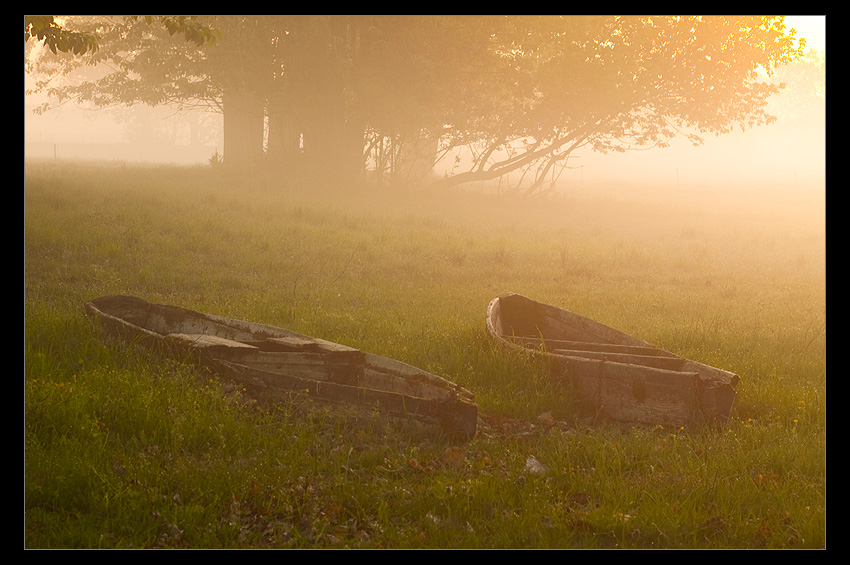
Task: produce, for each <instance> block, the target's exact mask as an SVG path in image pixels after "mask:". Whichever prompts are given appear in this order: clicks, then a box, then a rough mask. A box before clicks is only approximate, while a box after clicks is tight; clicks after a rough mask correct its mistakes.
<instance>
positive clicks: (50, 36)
mask: <svg viewBox="0 0 850 565" xmlns="http://www.w3.org/2000/svg"><path fill="white" fill-rule="evenodd" d="M139 18H140V16H126V19H127V20H128V21H134V20H137V19H139ZM144 20H145V22H147V24H148V25H154V24H155V23H159V24H161V25H163V26H164V27H165V29H167V30H168V33H169V34H170V35H175V34H180V35H183V37H185V38H186V41H191V42H192V43H194V44H196V45H199V46H201V45H213V44H215V41H216V40H217V39H219V38H220V37H221V34H220V32H218V30H214V29H211V28H209V27H207V26H205V25H203V24H201V23H199V22H198V21H197V17H196V16H144ZM30 39H36V40H38V41H41V42H42V43H44V45H46V46H47V48H48V49H50V51H51V52H52V53H53V54H56V53H57V52H62V53H73V54H74V55H83V54H85V53H87V52H89V53H93V52H95V51H97V49H98V47H99V40H100V37H99V35H98V34H97V33H89V32H80V31H69V30H67V29H65V28H63V27H62V26H61V25H60V24H59V23H58V22H57V21H56V16H24V43H26V42H28V41H29V40H30Z"/></svg>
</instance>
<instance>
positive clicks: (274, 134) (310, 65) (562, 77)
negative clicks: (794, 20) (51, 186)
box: [54, 16, 803, 191]
mask: <svg viewBox="0 0 850 565" xmlns="http://www.w3.org/2000/svg"><path fill="white" fill-rule="evenodd" d="M188 21H189V22H192V23H193V25H199V26H201V27H202V28H205V29H206V28H208V29H220V30H221V37H220V41H218V42H217V43H216V47H215V48H214V49H207V48H202V47H199V46H198V44H197V43H187V42H183V44H182V45H179V44H177V43H176V42H174V41H172V40H170V39H169V38H170V34H172V31H171V29H168V28H167V26H166V29H165V30H164V31H162V30H161V29H160V30H156V29H152V26H150V25H148V23H147V22H146V21H141V20H139V19H138V18H136V19H132V18H131V19H128V20H124V21H121V22H112V25H111V27H109V28H104V29H103V31H101V32H98V33H100V34H101V36H102V37H103V41H102V42H101V43H99V48H98V51H97V53H94V54H92V53H88V54H86V57H89V58H90V61H92V62H97V61H106V60H109V61H110V62H111V65H112V68H113V69H115V70H114V72H111V73H109V74H107V75H105V76H103V77H101V78H99V79H97V80H95V81H88V82H84V83H83V84H81V85H77V86H74V87H66V86H63V87H61V88H57V89H55V90H54V94H56V95H57V96H59V97H63V96H64V97H69V96H74V97H77V98H78V99H80V100H86V101H89V102H92V103H94V104H96V105H99V106H102V105H106V104H110V103H134V102H146V103H148V104H158V103H164V102H173V103H180V104H186V103H190V102H192V103H205V104H209V105H210V106H211V107H214V108H217V109H219V110H220V111H222V112H224V116H225V146H226V147H225V162H226V163H228V162H229V164H231V165H233V166H250V167H255V166H256V165H257V163H258V162H260V161H261V160H262V162H263V163H274V164H285V165H286V166H287V167H289V170H290V171H306V172H311V173H315V174H321V175H324V176H325V177H330V176H332V177H333V180H337V181H343V182H350V181H352V180H354V179H356V178H357V175H359V174H362V172H363V170H364V168H365V166H366V161H367V159H371V161H372V163H373V166H374V168H375V169H376V176H377V177H378V178H382V177H383V171H384V170H385V169H389V170H390V171H394V172H397V173H399V174H401V175H404V174H405V173H406V172H407V171H411V170H413V167H412V166H410V165H409V163H410V157H409V156H410V155H415V154H419V158H420V159H422V151H421V150H414V149H413V148H420V149H421V148H423V147H426V148H431V149H430V150H431V151H432V152H433V153H435V155H434V156H433V158H434V159H436V158H437V157H438V156H439V155H446V154H447V155H450V156H454V155H457V154H458V152H459V151H461V150H463V151H465V153H466V154H468V155H471V157H470V158H469V159H467V160H465V161H460V162H459V164H460V165H463V166H464V167H465V168H464V169H457V171H456V173H455V174H452V175H450V176H447V177H446V178H444V179H441V180H440V181H439V182H441V183H442V184H446V185H456V184H461V183H464V182H469V181H482V180H492V179H496V178H499V177H502V176H504V175H506V174H508V173H511V172H516V171H520V172H522V173H523V174H524V175H528V177H526V176H524V177H523V178H530V179H531V180H530V181H529V182H528V185H527V187H526V188H527V190H530V191H534V190H536V189H537V188H539V186H540V183H541V182H542V179H543V178H544V177H545V176H546V175H548V174H549V173H550V172H552V171H554V170H555V169H557V168H559V167H563V166H565V164H566V163H567V160H568V158H569V157H570V156H571V155H573V154H574V152H575V151H577V150H578V149H580V148H582V147H592V148H593V149H596V150H598V151H626V150H629V149H635V148H647V147H653V146H664V145H666V144H667V143H668V142H669V141H670V140H671V139H672V138H673V137H675V136H677V135H686V136H688V137H689V138H690V139H691V140H692V141H693V142H694V143H700V142H701V140H702V138H703V136H704V135H707V134H711V133H714V134H718V135H719V134H722V133H725V132H728V131H730V130H731V129H732V128H733V127H738V126H740V127H753V126H756V125H759V124H765V123H770V122H771V121H772V120H773V117H772V116H771V115H769V114H768V113H767V112H766V109H765V107H766V103H767V100H768V98H769V97H770V96H772V95H773V94H775V93H777V92H778V91H779V90H780V85H777V84H775V83H771V82H764V81H761V80H760V79H759V74H758V72H759V70H766V71H767V72H768V73H770V72H771V71H772V70H773V69H774V68H775V67H776V66H777V65H781V64H785V63H788V62H791V61H793V60H796V59H798V58H799V57H800V56H801V55H802V52H803V51H802V49H803V45H802V43H799V42H797V40H796V39H795V37H794V35H795V34H794V33H793V31H790V32H789V31H787V30H786V29H785V26H784V22H783V18H781V17H719V16H718V17H613V16H612V17H607V16H593V17H591V16H581V17H576V16H570V17H518V16H517V17H513V16H512V17H496V16H488V17H455V16H446V17H413V16H409V17H376V16H335V17H330V16H310V17H307V16H288V17H283V16H279V17H242V16H223V17H215V18H209V19H205V20H202V21H201V20H199V21H197V22H196V21H195V20H194V19H190V20H188ZM163 23H164V22H163ZM178 23H179V22H178ZM184 23H185V22H184ZM153 27H155V26H153ZM97 29H100V28H91V27H90V28H89V31H90V32H94V31H96V30H97ZM73 31H77V29H74V30H73ZM81 31H86V30H85V29H82V30H81ZM75 64H76V63H75ZM264 119H267V123H268V145H267V146H264V135H265V133H264V128H263V121H264ZM426 162H427V159H426ZM425 168H427V166H426V167H425Z"/></svg>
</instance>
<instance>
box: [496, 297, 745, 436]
mask: <svg viewBox="0 0 850 565" xmlns="http://www.w3.org/2000/svg"><path fill="white" fill-rule="evenodd" d="M486 326H487V333H488V334H489V335H490V337H491V338H492V339H494V340H495V341H496V342H497V343H499V344H501V345H503V346H505V347H507V348H509V349H512V350H521V351H525V352H532V354H533V355H535V356H539V357H542V358H544V359H546V360H548V361H549V366H550V370H551V373H552V375H553V376H554V377H555V378H558V379H561V380H563V381H565V382H568V383H569V384H570V385H571V386H572V387H573V389H574V391H575V394H576V397H577V403H578V404H579V405H580V407H581V409H582V411H583V412H585V413H589V414H592V415H594V416H599V417H602V418H605V419H608V420H615V421H622V422H629V423H637V424H655V425H658V424H660V425H665V426H685V425H691V424H694V423H697V422H707V423H710V424H719V425H721V426H722V425H724V424H726V422H727V421H728V419H729V416H730V413H731V409H732V404H733V402H734V399H735V394H736V387H737V384H738V380H739V377H738V375H736V374H734V373H730V372H728V371H724V370H722V369H718V368H716V367H711V366H709V365H705V364H702V363H698V362H696V361H692V360H690V359H686V358H683V357H680V356H678V355H675V354H673V353H671V352H669V351H665V350H663V349H661V348H659V347H655V346H653V345H651V344H649V343H647V342H645V341H642V340H640V339H637V338H635V337H633V336H631V335H628V334H626V333H624V332H621V331H619V330H616V329H614V328H610V327H608V326H605V325H603V324H600V323H599V322H596V321H594V320H591V319H589V318H586V317H583V316H580V315H578V314H574V313H572V312H569V311H567V310H563V309H560V308H557V307H555V306H551V305H547V304H543V303H540V302H537V301H534V300H531V299H529V298H526V297H525V296H522V295H519V294H513V293H511V294H506V295H503V296H500V297H498V298H495V299H493V300H492V301H491V302H490V304H489V305H488V307H487V315H486Z"/></svg>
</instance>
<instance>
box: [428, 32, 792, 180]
mask: <svg viewBox="0 0 850 565" xmlns="http://www.w3.org/2000/svg"><path fill="white" fill-rule="evenodd" d="M512 23H513V27H514V30H515V31H513V32H511V30H510V28H506V29H505V31H504V32H503V33H504V35H503V36H502V37H501V38H498V49H499V50H500V51H501V52H502V53H503V60H504V63H505V65H506V66H509V67H510V68H509V69H506V71H505V73H506V76H509V77H510V80H511V82H512V83H513V84H514V85H516V87H515V88H514V89H513V91H512V93H511V94H510V95H509V96H505V97H501V96H500V97H499V98H498V99H497V100H493V106H492V107H490V108H476V109H474V111H472V112H471V115H473V116H475V117H476V119H475V120H471V121H467V122H464V121H462V120H458V121H454V122H452V127H451V128H450V129H449V131H448V132H447V133H446V138H447V140H448V141H447V142H448V143H449V144H452V145H454V146H460V145H464V144H469V140H470V139H472V140H473V143H472V144H471V145H472V146H473V147H474V148H475V149H476V151H474V152H473V159H472V161H471V164H470V165H469V166H468V168H467V169H466V170H465V171H463V172H461V173H460V174H456V175H453V176H451V177H448V178H446V179H444V180H443V181H442V183H443V184H447V185H454V184H459V183H462V182H467V181H479V180H491V179H495V178H498V177H500V176H502V175H505V174H506V173H508V172H513V171H517V170H522V169H526V170H533V172H534V173H535V176H534V178H533V180H532V181H531V183H530V186H528V187H527V188H528V190H532V191H533V190H534V189H536V188H537V187H539V186H540V182H541V180H542V178H543V174H544V173H545V172H547V171H549V170H550V169H551V168H553V167H557V166H562V165H563V164H565V163H566V160H567V158H568V157H569V156H570V155H571V154H573V152H575V151H576V150H577V149H579V148H581V147H585V146H589V147H592V148H594V149H596V150H598V151H603V152H608V151H626V150H629V149H635V148H646V147H653V146H658V147H663V146H665V145H666V144H667V143H668V142H669V141H670V139H672V138H673V137H675V136H677V135H687V136H688V137H689V138H690V139H691V140H692V141H693V142H694V143H695V144H699V143H701V141H702V136H703V135H705V134H709V133H714V134H718V135H719V134H722V133H726V132H728V131H730V130H731V128H732V127H734V126H740V127H752V126H755V125H758V124H765V123H770V122H771V121H772V120H773V117H772V116H770V115H768V114H767V113H766V112H765V105H766V102H767V99H768V97H769V96H771V95H772V94H775V93H776V92H778V91H779V86H778V85H776V84H771V83H764V82H758V80H757V70H758V69H759V68H761V69H765V70H767V71H768V72H770V71H771V70H772V69H773V68H774V67H775V66H777V65H780V64H784V63H787V62H790V61H792V60H794V59H796V58H797V57H799V56H800V55H801V50H802V45H798V44H797V43H796V41H795V39H794V34H793V33H786V31H785V28H784V23H783V19H782V18H767V17H765V18H761V17H729V18H727V17H707V18H699V17H688V18H679V17H663V18H652V17H563V18H515V19H512ZM472 128H474V129H472ZM455 139H457V140H458V141H457V142H456V141H455Z"/></svg>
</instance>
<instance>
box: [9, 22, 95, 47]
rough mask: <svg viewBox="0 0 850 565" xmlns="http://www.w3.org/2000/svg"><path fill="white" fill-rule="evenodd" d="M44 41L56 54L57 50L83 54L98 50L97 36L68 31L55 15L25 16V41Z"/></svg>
mask: <svg viewBox="0 0 850 565" xmlns="http://www.w3.org/2000/svg"><path fill="white" fill-rule="evenodd" d="M33 38H34V39H37V40H38V41H41V42H43V43H44V44H45V45H46V46H47V48H48V49H50V50H51V51H52V52H53V54H54V55H55V54H56V53H57V51H61V52H73V53H74V54H75V55H82V54H84V53H86V52H87V51H89V52H93V51H97V47H98V44H97V36H95V35H93V34H89V33H81V32H75V31H68V30H66V29H63V28H62V27H61V26H60V25H59V24H57V23H56V18H55V16H24V43H27V42H28V41H29V40H30V39H33Z"/></svg>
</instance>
